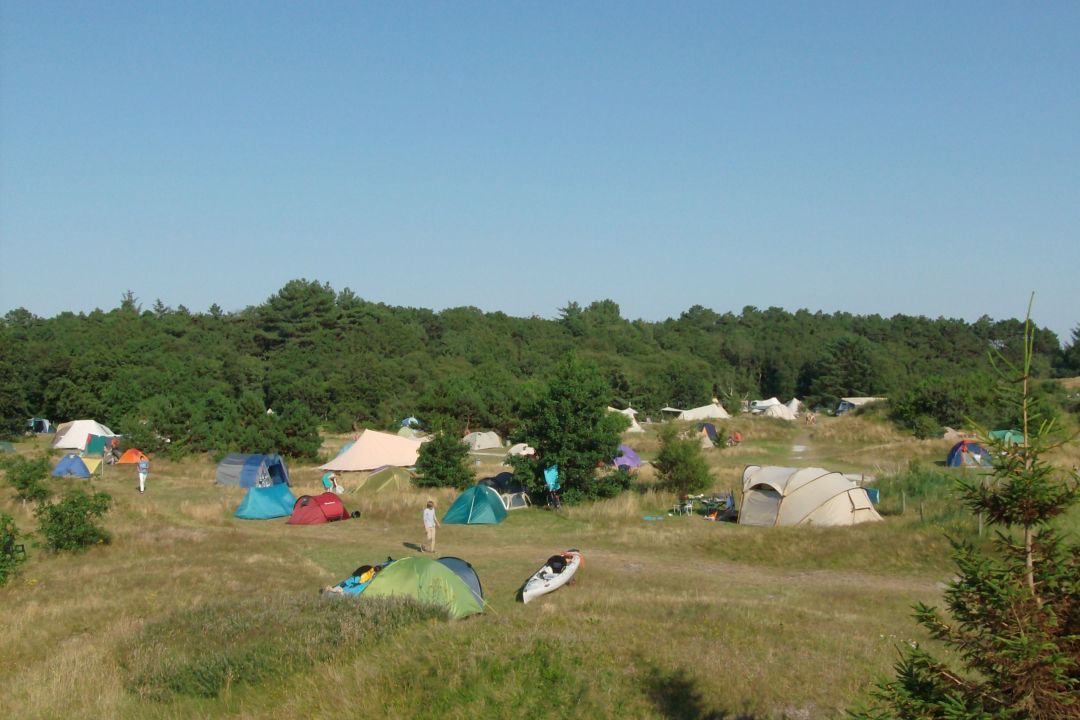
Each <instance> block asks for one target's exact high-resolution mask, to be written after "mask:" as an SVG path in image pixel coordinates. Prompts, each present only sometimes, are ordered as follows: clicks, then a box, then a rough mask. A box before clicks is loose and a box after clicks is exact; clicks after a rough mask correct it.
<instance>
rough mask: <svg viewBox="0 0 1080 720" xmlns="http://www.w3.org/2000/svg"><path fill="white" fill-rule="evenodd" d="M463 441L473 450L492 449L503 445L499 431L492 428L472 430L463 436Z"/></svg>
mask: <svg viewBox="0 0 1080 720" xmlns="http://www.w3.org/2000/svg"><path fill="white" fill-rule="evenodd" d="M461 441H462V442H463V443H465V444H466V445H468V446H469V447H470V448H472V449H473V450H491V449H492V448H501V447H502V446H503V442H502V438H501V437H499V433H497V432H494V431H491V430H489V431H487V432H471V433H469V434H468V435H466V436H465V437H463V438H462V439H461Z"/></svg>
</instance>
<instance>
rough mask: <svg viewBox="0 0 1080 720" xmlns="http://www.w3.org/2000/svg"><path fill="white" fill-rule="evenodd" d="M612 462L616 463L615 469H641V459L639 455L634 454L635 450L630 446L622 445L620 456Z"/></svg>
mask: <svg viewBox="0 0 1080 720" xmlns="http://www.w3.org/2000/svg"><path fill="white" fill-rule="evenodd" d="M612 462H614V463H615V467H618V468H627V469H632V468H637V467H641V458H639V457H638V454H637V453H636V452H634V450H633V448H631V447H630V446H629V445H620V446H619V456H618V457H617V458H615V459H614V460H613V461H612Z"/></svg>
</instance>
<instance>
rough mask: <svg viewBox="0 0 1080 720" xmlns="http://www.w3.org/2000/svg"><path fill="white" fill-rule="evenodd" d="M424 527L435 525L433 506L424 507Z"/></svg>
mask: <svg viewBox="0 0 1080 720" xmlns="http://www.w3.org/2000/svg"><path fill="white" fill-rule="evenodd" d="M424 527H426V528H433V527H435V508H429V507H426V508H424Z"/></svg>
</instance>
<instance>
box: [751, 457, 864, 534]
mask: <svg viewBox="0 0 1080 720" xmlns="http://www.w3.org/2000/svg"><path fill="white" fill-rule="evenodd" d="M879 520H881V516H880V515H878V513H877V511H876V510H874V507H873V504H872V503H871V502H870V497H869V495H867V493H866V489H865V488H862V487H860V486H859V485H858V484H856V483H855V481H853V480H851V479H850V478H848V477H847V476H845V475H844V474H842V473H838V472H830V471H828V470H825V469H823V468H815V467H809V468H791V467H775V466H765V467H762V466H760V465H747V466H746V468H745V469H744V470H743V502H742V508H740V510H739V524H740V525H760V526H765V527H774V526H791V525H821V526H834V525H841V526H842V525H856V524H858V523H863V522H876V521H879Z"/></svg>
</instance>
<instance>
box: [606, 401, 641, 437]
mask: <svg viewBox="0 0 1080 720" xmlns="http://www.w3.org/2000/svg"><path fill="white" fill-rule="evenodd" d="M608 412H613V413H619V414H620V415H625V416H626V417H627V418H628V419H629V420H630V427H629V428H627V429H626V430H624V432H632V433H639V432H645V429H644V428H642V427H641V425H639V424H638V421H637V417H636V416H637V410H635V409H634V408H626V409H625V410H618V409H616V408H613V407H609V408H608Z"/></svg>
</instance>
